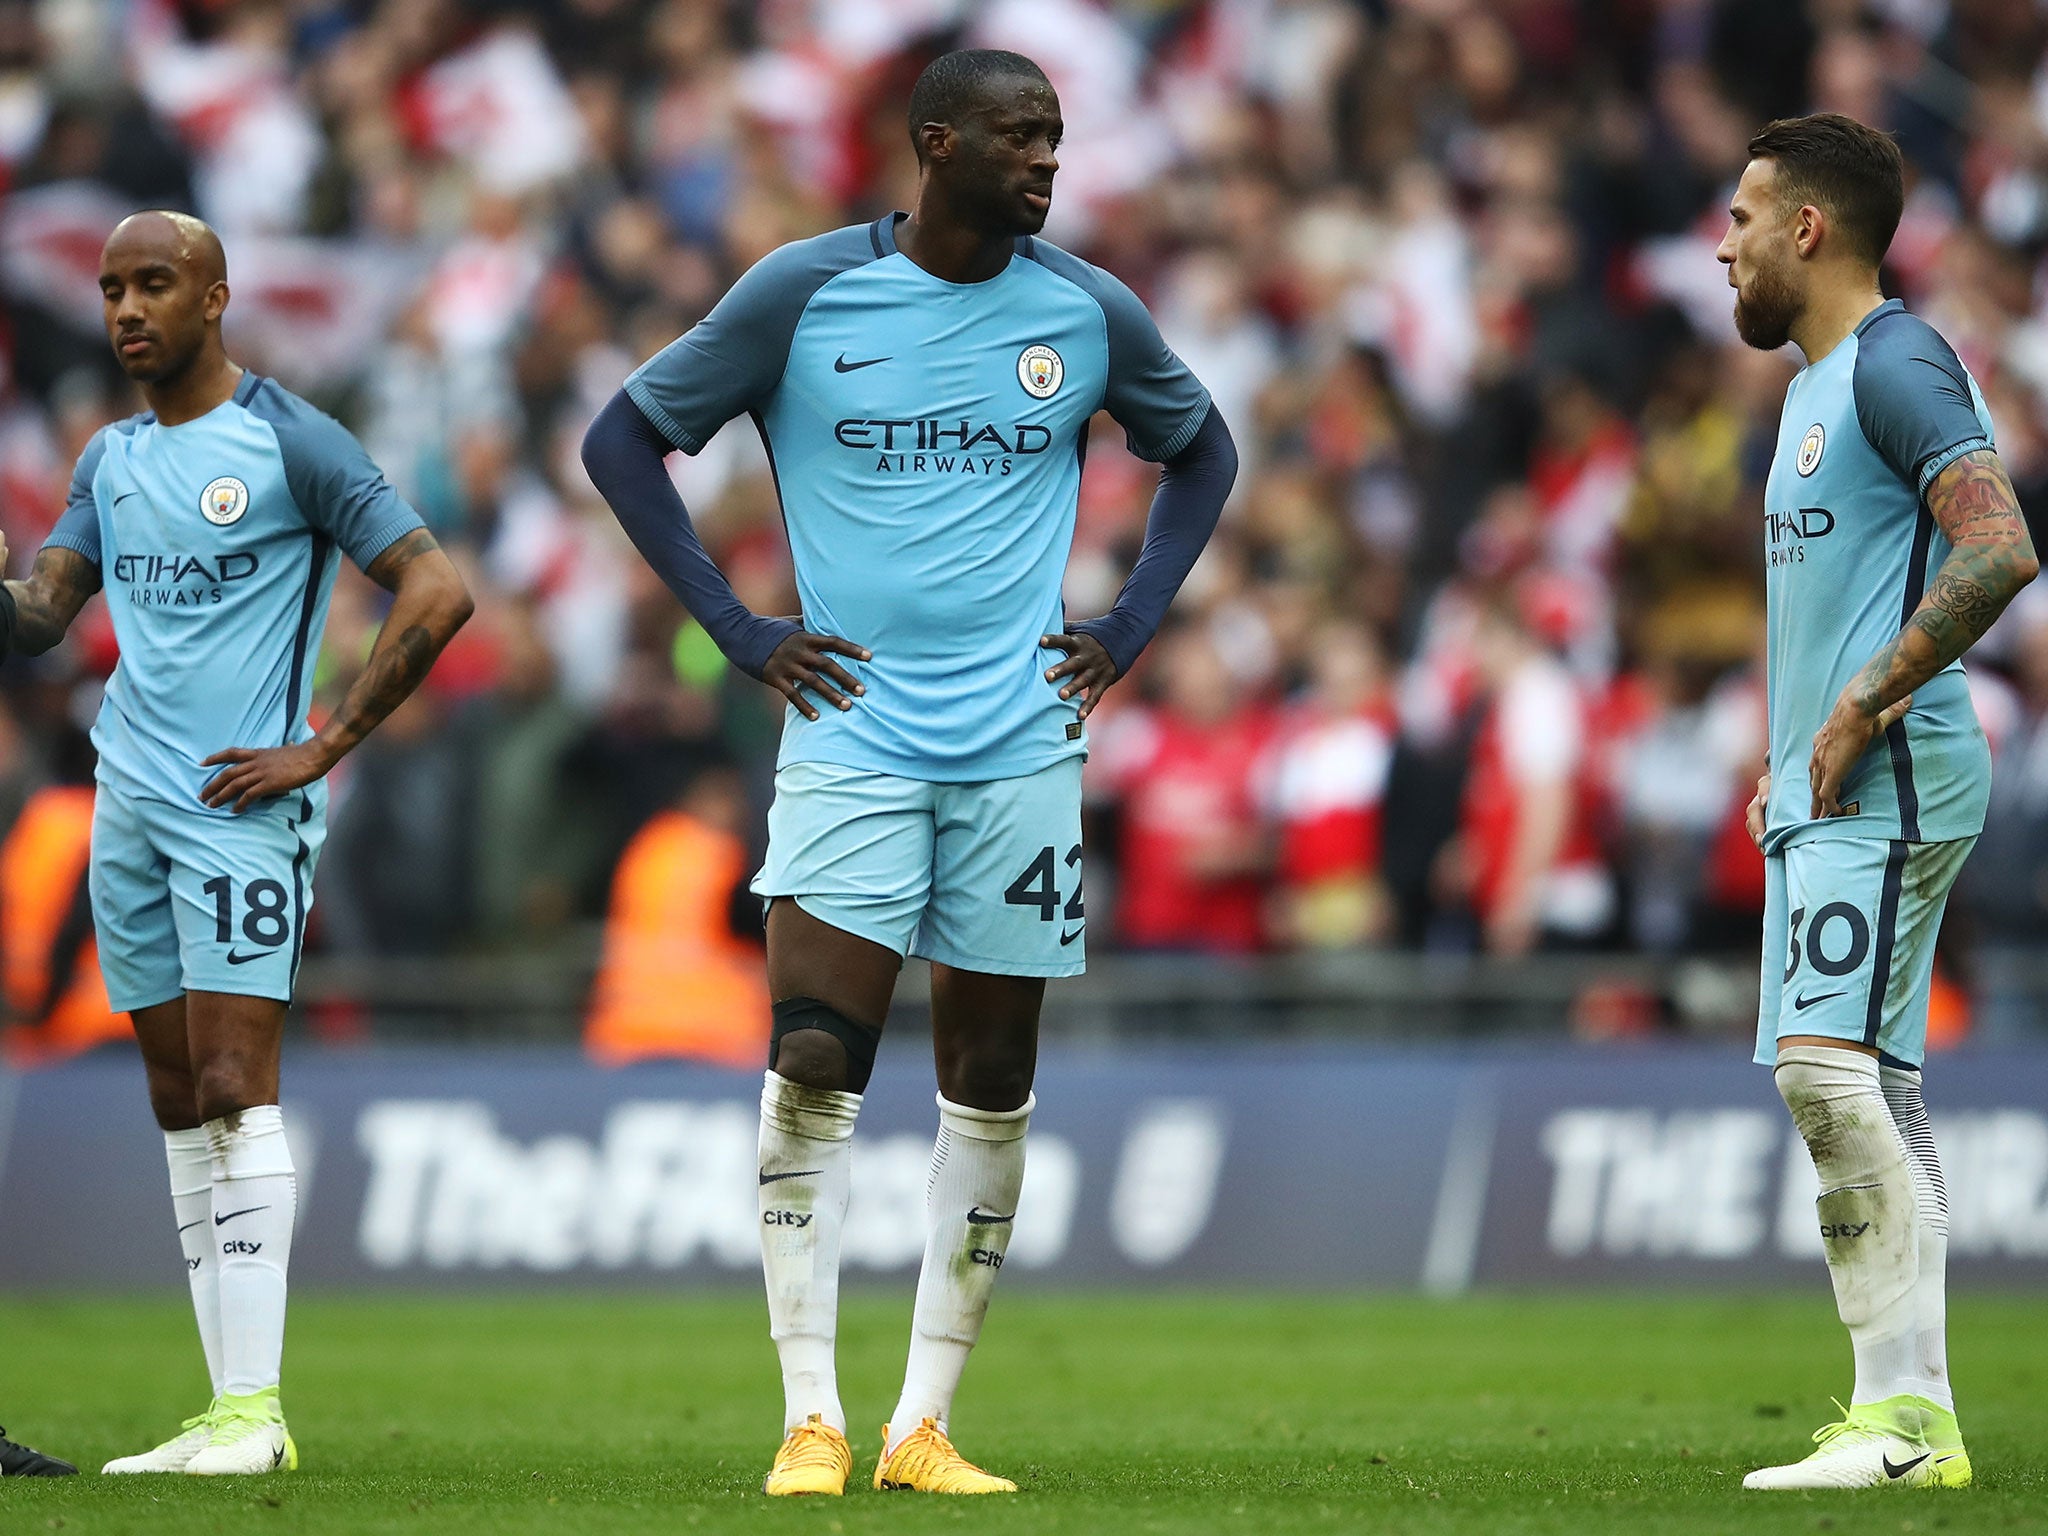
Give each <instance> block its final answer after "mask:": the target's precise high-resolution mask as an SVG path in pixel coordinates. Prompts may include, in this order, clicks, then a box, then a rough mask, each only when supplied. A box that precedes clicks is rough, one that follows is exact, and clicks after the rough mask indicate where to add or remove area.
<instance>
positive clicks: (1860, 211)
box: [1749, 112, 1906, 266]
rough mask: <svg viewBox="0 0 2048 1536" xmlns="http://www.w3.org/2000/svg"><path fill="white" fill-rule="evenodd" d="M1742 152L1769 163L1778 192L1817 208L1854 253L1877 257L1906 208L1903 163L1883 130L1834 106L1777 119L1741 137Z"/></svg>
mask: <svg viewBox="0 0 2048 1536" xmlns="http://www.w3.org/2000/svg"><path fill="white" fill-rule="evenodd" d="M1749 158H1750V159H1752V160H1772V161H1775V162H1776V163H1777V167H1778V190H1779V193H1780V194H1781V195H1782V196H1784V197H1787V198H1790V199H1792V200H1793V204H1794V206H1804V205H1805V204H1807V203H1812V204H1814V205H1815V206H1816V207H1819V208H1822V209H1825V210H1826V211H1827V212H1828V213H1829V214H1830V215H1832V216H1833V218H1834V221H1835V227H1836V228H1837V229H1839V230H1840V231H1841V232H1842V234H1843V235H1844V236H1846V237H1847V239H1848V241H1849V243H1850V245H1852V246H1853V247H1854V248H1855V250H1856V253H1857V254H1858V255H1860V256H1862V257H1863V258H1865V259H1866V260H1867V261H1869V262H1870V264H1871V265H1872V266H1875V265H1877V264H1878V263H1879V262H1881V261H1883V260H1884V253H1885V252H1886V251H1888V250H1890V249H1891V244H1892V236H1893V235H1894V234H1896V233H1898V228H1899V218H1900V215H1901V214H1903V213H1904V212H1905V208H1906V161H1905V157H1904V156H1903V155H1901V154H1900V153H1899V146H1898V145H1897V144H1896V143H1895V142H1894V141H1893V139H1892V136H1891V135H1890V134H1888V133H1885V132H1883V131H1882V130H1881V129H1877V128H1872V127H1871V126H1870V125H1869V124H1867V123H1859V122H1857V121H1856V119H1855V118H1853V117H1844V116H1842V114H1841V113H1839V112H1817V113H1815V114H1814V115H1813V116H1811V117H1781V118H1779V119H1778V120H1777V121H1776V122H1774V123H1770V124H1767V125H1766V126H1765V128H1764V130H1763V132H1761V133H1759V134H1758V135H1757V136H1756V137H1755V138H1753V139H1751V140H1750V141H1749Z"/></svg>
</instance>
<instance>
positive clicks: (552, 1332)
mask: <svg viewBox="0 0 2048 1536" xmlns="http://www.w3.org/2000/svg"><path fill="white" fill-rule="evenodd" d="M1814 1278H1815V1285H1814V1287H1813V1291H1812V1293H1811V1294H1801V1295H1794V1296H1785V1295H1769V1296H1752V1297H1740V1296H1726V1297H1713V1298H1702V1297H1698V1296H1686V1297H1676V1298H1667V1299H1642V1298H1634V1297H1623V1296H1583V1295H1582V1296H1573V1297H1569V1298H1566V1297H1533V1298H1532V1297H1483V1298H1476V1299H1471V1300H1465V1301H1457V1302H1430V1301H1424V1300H1419V1299H1408V1298H1398V1299H1397V1298H1383V1297H1356V1298H1353V1297H1344V1298H1333V1297H1327V1296H1267V1297H1243V1296H1231V1297H1217V1296H1208V1295H1199V1294H1196V1295H1188V1294H1176V1295H1165V1296H1146V1295H1133V1294H1128V1293H1125V1294H1115V1295H1108V1294H1082V1295H1071V1294H1041V1295H1031V1294H1028V1293H1027V1292H1026V1290H1025V1288H1024V1287H1022V1286H1013V1287H1011V1291H1010V1294H1008V1295H1004V1296H1000V1297H998V1298H997V1301H996V1306H995V1312H994V1316H993V1317H992V1318H991V1320H990V1326H989V1330H988V1334H987V1338H986V1340H985V1342H984V1343H983V1345H982V1348H981V1350H980V1352H979V1353H978V1354H977V1355H976V1357H975V1360H974V1363H973V1365H972V1366H971V1367H970V1369H969V1371H968V1376H967V1381H966V1383H965V1386H964V1388H963V1390H962V1394H961V1400H960V1403H959V1409H958V1412H957V1414H956V1416H955V1422H954V1429H955V1432H956V1435H957V1438H958V1440H959V1443H960V1445H961V1448H962V1450H964V1451H965V1452H966V1453H967V1454H968V1455H969V1456H970V1457H973V1458H974V1459H976V1460H978V1461H981V1462H982V1463H983V1464H985V1465H987V1466H989V1467H991V1468H993V1469H995V1470H998V1471H1001V1472H1005V1473H1008V1474H1009V1475H1011V1476H1013V1477H1014V1478H1016V1480H1017V1481H1018V1482H1019V1483H1020V1484H1021V1485H1022V1486H1023V1490H1024V1491H1023V1492H1022V1493H1021V1494H1020V1495H1019V1496H1017V1497H1015V1498H1012V1499H1001V1500H996V1499H984V1500H942V1499H936V1498H930V1497H925V1496H921V1495H912V1494H891V1495H879V1494H875V1493H872V1492H870V1491H868V1488H867V1479H868V1477H869V1476H870V1475H872V1472H873V1467H874V1449H875V1441H876V1438H877V1427H878V1426H879V1424H880V1422H881V1419H882V1416H883V1415H884V1414H886V1413H887V1412H888V1411H889V1409H890V1408H891V1407H892V1406H893V1404H894V1395H895V1387H896V1385H897V1373H898V1371H899V1370H900V1368H901V1361H902V1352H903V1334H904V1332H905V1329H906V1327H907V1324H908V1314H909V1310H910V1299H909V1295H908V1292H907V1290H906V1291H905V1292H904V1293H903V1294H900V1295H899V1294H894V1293H891V1294H888V1295H882V1294H877V1293H874V1292H864V1293H861V1294H859V1295H856V1296H854V1297H852V1298H850V1299H849V1302H848V1305H847V1309H846V1317H845V1321H844V1326H843V1328H842V1330H841V1362H842V1369H843V1372H844V1387H845V1390H846V1395H847V1401H848V1405H849V1411H850V1412H851V1413H852V1416H853V1422H854V1426H855V1432H854V1446H855V1451H856V1455H857V1460H856V1463H855V1479H856V1486H855V1489H854V1491H853V1492H851V1493H850V1495H849V1496H848V1497H847V1498H845V1499H838V1500H831V1499H827V1500H807V1501H795V1500H791V1501H780V1500H778V1501H770V1500H768V1499H766V1498H763V1497H762V1496H761V1493H760V1483H761V1475H762V1473H763V1471H764V1470H765V1469H766V1466H767V1462H768V1458H769V1455H770V1454H771V1452H772V1450H773V1448H774V1443H775V1440H776V1431H777V1428H778V1426H779V1423H780V1411H779V1410H780V1393H779V1389H778V1385H777V1381H776V1375H775V1369H774V1361H773V1356H772V1354H771V1352H770V1348H769V1344H768V1341H767V1338H766V1331H765V1323H764V1319H763V1315H762V1309H761V1305H760V1303H759V1301H758V1300H756V1299H754V1298H752V1297H750V1296H747V1295H744V1294H734V1293H729V1292H727V1293H718V1294H714V1295H710V1296H706V1295H703V1294H695V1295H680V1294H679V1295H673V1296H664V1295H652V1294H647V1293H635V1294H631V1295H624V1296H599V1295H575V1296H569V1297H548V1298H539V1299H503V1298H497V1299H476V1298H467V1297H455V1296H434V1297H420V1296H408V1297H404V1298H395V1299H375V1298H371V1299H362V1298H353V1299H347V1300H343V1299H338V1298H334V1297H326V1296H319V1295H306V1296H303V1297H301V1298H298V1299H296V1300H295V1301H294V1304H293V1310H292V1323H291V1337H290V1342H289V1345H288V1349H287V1355H286V1387H287V1390H286V1396H285V1403H286V1407H287V1409H288V1410H289V1412H290V1416H291V1423H292V1428H293V1431H294V1433H295V1435H296V1437H297V1439H298V1442H299V1445H300V1449H301V1452H302V1455H303V1457H304V1462H303V1466H302V1470H300V1471H299V1472H298V1473H296V1474H293V1475H290V1476H273V1477H270V1478H265V1479H248V1480H238V1479H221V1480H219V1481H217V1482H210V1481H201V1480H199V1479H194V1478H181V1477H153V1478H121V1479H116V1478H104V1479H103V1478H100V1477H97V1476H92V1475H87V1476H82V1477H78V1478H66V1479H61V1480H49V1481H42V1480H31V1479H22V1480H19V1481H10V1482H8V1483H6V1484H5V1485H4V1486H0V1532H5V1533H7V1536H15V1533H25V1536H40V1533H44V1532H57V1531H61V1532H63V1533H64V1536H100V1533H109V1536H111V1533H127V1532H134V1533H138V1536H139V1533H145V1532H146V1533H149V1536H179V1533H185V1532H235V1533H238V1536H252V1533H254V1536H268V1533H299V1532H308V1533H329V1532H333V1533H342V1532H347V1533H375V1532H426V1531H437V1532H438V1531H459V1532H479V1533H483V1532H490V1533H523V1532H549V1533H559V1532H575V1533H581V1532H663V1533H674V1532H681V1531H704V1532H725V1531H735V1532H753V1531H760V1532H781V1531H801V1532H817V1533H820V1536H839V1533H845V1532H854V1533H867V1532H889V1533H896V1532H909V1533H916V1532H930V1531H968V1530H972V1531H974V1532H976V1533H984V1532H987V1533H998V1536H1000V1533H1008V1532H1020V1533H1021V1532H1030V1533H1034V1536H1037V1533H1046V1532H1062V1533H1063V1532H1074V1533H1080V1532H1087V1533H1091V1536H1093V1533H1111V1532H1114V1533H1125V1532H1130V1533H1148V1532H1207V1531H1245V1532H1297V1531H1303V1532H1306V1531H1317V1532H1322V1531H1328V1532H1340V1531H1341V1532H1354V1531H1371V1532H1408V1531H1414V1532H1487V1533H1497V1532H1525V1531H1527V1532H1537V1531H1555V1532H1582V1531H1587V1530H1602V1531H1631V1532H1633V1531H1643V1532H1650V1531H1654V1532H1659V1533H1664V1532H1674V1533H1683V1532H1694V1531H1699V1532H1707V1531H1713V1532H1722V1531H1726V1532H1741V1533H1744V1536H1748V1533H1752V1532H1757V1533H1761V1532H1780V1531H1784V1532H1792V1531H1797V1532H1813V1533H1819V1532H1827V1531H1837V1532H1843V1533H1849V1532H1865V1531H1868V1532H1886V1533H1889V1532H1900V1531H1909V1532H1930V1531H1948V1532H1965V1531H2001V1532H2003V1531H2048V1455H2044V1450H2048V1400H2044V1389H2048V1300H2041V1299H2034V1298H2030V1297H2020V1296H2002V1297H1981V1296H1963V1297H1961V1298H1959V1299H1958V1302H1957V1304H1956V1306H1955V1308H1954V1311H1955V1317H1954V1330H1953V1331H1954V1353H1955V1375H1956V1378H1957V1380H1958V1381H1959V1382H1960V1383H1961V1386H1962V1390H1963V1394H1964V1396H1963V1403H1962V1408H1963V1426H1964V1430H1965V1432H1966V1434H1967V1436H1968V1438H1969V1442H1970V1448H1971V1452H1972V1456H1973V1458H1974V1460H1975V1461H1976V1464H1977V1468H1978V1485H1977V1486H1976V1487H1975V1488H1973V1489H1970V1490H1968V1491H1964V1492H1956V1493H1923V1492H1918V1491H1906V1490H1891V1489H1882V1490H1872V1491H1869V1492H1865V1493H1861V1494H1836V1495H1827V1496H1822V1495H1813V1494H1791V1495H1786V1494H1772V1495H1765V1494H1745V1493H1743V1492H1742V1490H1741V1488H1740V1486H1739V1485H1740V1482H1741V1476H1742V1473H1743V1472H1744V1471H1745V1470H1746V1469H1747V1468H1749V1467H1751V1466H1754V1465H1756V1464H1758V1463H1759V1462H1761V1461H1765V1460H1773V1461H1775V1460H1784V1459H1789V1458H1790V1457H1792V1456H1795V1455H1797V1454H1798V1453H1799V1452H1800V1451H1801V1450H1802V1449H1803V1448H1804V1446H1805V1442H1806V1436H1807V1434H1808V1432H1809V1431H1811V1430H1812V1429H1813V1428H1814V1427H1815V1426H1817V1425H1818V1424H1820V1423H1821V1422H1822V1421H1823V1420H1824V1419H1826V1418H1829V1417H1832V1412H1831V1410H1830V1409H1829V1407H1828V1403H1827V1396H1828V1394H1829V1392H1830V1391H1833V1392H1837V1393H1840V1394H1842V1395H1843V1396H1845V1397H1846V1396H1847V1394H1848V1387H1849V1378H1850V1372H1849V1360H1848V1346H1847V1342H1846V1340H1845V1339H1844V1338H1843V1336H1842V1333H1841V1331H1840V1329H1839V1327H1838V1326H1837V1325H1836V1323H1835V1321H1834V1317H1833V1311H1832V1307H1831V1305H1830V1303H1829V1300H1828V1298H1827V1294H1826V1289H1825V1285H1824V1283H1823V1281H1822V1277H1821V1276H1820V1275H1819V1274H1818V1273H1816V1275H1815V1277H1814ZM197 1354H198V1346H197V1343H196V1341H195V1340H194V1339H193V1338H192V1337H191V1321H190V1318H189V1315H187V1313H186V1312H185V1310H184V1307H183V1305H182V1300H181V1299H180V1300H178V1301H174V1300H172V1299H169V1298H165V1299H161V1300H158V1299H152V1300H147V1301H140V1300H102V1299H76V1300H66V1301H61V1302H60V1301H54V1300H51V1301H36V1300H21V1299H15V1300H8V1301H0V1421H4V1422H5V1423H6V1424H8V1425H9V1426H11V1427H12V1428H14V1429H16V1430H18V1431H19V1432H20V1433H21V1435H22V1437H23V1438H25V1439H27V1440H28V1441H29V1442H30V1443H32V1444H35V1445H38V1446H41V1447H43V1448H44V1449H47V1450H49V1451H52V1452H54V1453H57V1454H60V1455H64V1456H67V1457H69V1458H71V1459H73V1460H76V1461H77V1462H79V1463H80V1464H81V1465H89V1466H91V1467H97V1466H98V1465H99V1464H100V1462H101V1461H103V1460H104V1459H106V1458H108V1457H110V1456H114V1455H120V1454H125V1453H128V1452H131V1451H136V1450H140V1449H143V1448H144V1447H146V1446H148V1445H150V1444H152V1443H154V1442H155V1441H156V1440H158V1439H161V1438H163V1437H164V1436H165V1435H166V1434H167V1433H169V1432H170V1431H171V1430H172V1429H174V1428H175V1426H176V1423H177V1420H178V1419H179V1418H180V1417H182V1416H183V1415H185V1414H187V1413H192V1412H195V1411H197V1409H198V1407H199V1406H200V1403H199V1397H200V1394H201V1392H202V1391H203V1390H204V1389H203V1386H200V1385H196V1384H197V1383H200V1382H201V1380H202V1378H201V1375H200V1372H199V1370H198V1366H197Z"/></svg>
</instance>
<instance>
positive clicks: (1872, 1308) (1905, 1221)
mask: <svg viewBox="0 0 2048 1536" xmlns="http://www.w3.org/2000/svg"><path fill="white" fill-rule="evenodd" d="M1776 1076H1777V1083H1778V1092H1779V1094H1780V1095H1781V1096H1782V1097H1783V1098H1784V1100H1785V1106H1786V1108H1788V1109H1790V1110H1791V1111H1792V1120H1793V1123H1794V1124H1795V1125H1797V1126H1798V1127H1799V1134H1800V1135H1801V1136H1802V1137H1804V1138H1805V1141H1806V1150H1807V1152H1808V1153H1809V1154H1810V1155H1811V1156H1812V1158H1813V1168H1814V1172H1816V1173H1817V1174H1819V1175H1820V1190H1821V1192H1820V1198H1819V1199H1818V1200H1817V1201H1815V1202H1814V1204H1815V1209H1816V1210H1817V1212H1818V1213H1819V1216H1820V1233H1821V1245H1822V1247H1823V1248H1825V1249H1826V1250H1827V1258H1828V1274H1829V1275H1830V1277H1832V1279H1833V1280H1834V1283H1835V1308H1836V1310H1837V1311H1838V1312H1839V1313H1840V1314H1841V1318H1842V1321H1843V1322H1844V1323H1845V1324H1847V1325H1848V1329H1849V1340H1850V1342H1851V1344H1853V1345H1854V1346H1855V1351H1856V1391H1855V1395H1854V1396H1853V1398H1852V1399H1851V1401H1852V1402H1856V1403H1874V1402H1878V1401H1881V1400H1882V1399H1884V1398H1887V1397H1893V1396H1896V1395H1897V1394H1898V1393H1901V1392H1910V1391H1912V1390H1914V1387H1913V1385H1912V1384H1913V1382H1914V1381H1915V1380H1916V1379H1917V1377H1918V1360H1919V1345H1918V1339H1917V1337H1916V1334H1917V1329H1916V1326H1915V1320H1914V1302H1913V1292H1914V1282H1915V1280H1916V1279H1917V1278H1918V1274H1919V1267H1920V1221H1919V1212H1918V1210H1917V1208H1916V1206H1915V1197H1914V1190H1913V1175H1912V1173H1911V1172H1910V1171H1909V1170H1908V1168H1907V1166H1906V1164H1907V1159H1906V1146H1905V1143H1904V1142H1903V1141H1901V1140H1900V1139H1899V1132H1898V1128H1897V1127H1896V1126H1894V1125H1893V1124H1892V1116H1891V1110H1890V1109H1889V1108H1888V1107H1887V1106H1886V1104H1885V1100H1884V1094H1883V1093H1882V1091H1880V1088H1879V1084H1878V1075H1877V1058H1876V1057H1874V1056H1865V1055H1862V1054H1861V1053H1860V1052H1857V1051H1849V1050H1835V1049H1831V1048H1829V1047H1826V1046H1804V1045H1802V1046H1791V1047H1788V1048H1786V1049H1784V1050H1781V1051H1780V1052H1779V1053H1778V1070H1777V1074H1776Z"/></svg>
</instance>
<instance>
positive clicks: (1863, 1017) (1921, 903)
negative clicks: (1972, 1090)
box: [1756, 837, 1977, 1067]
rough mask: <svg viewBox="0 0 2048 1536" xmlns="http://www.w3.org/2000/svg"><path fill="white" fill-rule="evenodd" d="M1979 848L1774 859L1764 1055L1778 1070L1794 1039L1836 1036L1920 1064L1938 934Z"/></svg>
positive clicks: (1858, 844) (1889, 848)
mask: <svg viewBox="0 0 2048 1536" xmlns="http://www.w3.org/2000/svg"><path fill="white" fill-rule="evenodd" d="M1976 842H1977V840H1976V839H1975V838H1974V837H1963V838H1957V839H1955V840H1954V841H1951V842H1943V843H1905V842H1885V841H1882V840H1880V839H1877V838H1864V837H1816V838H1812V839H1810V840H1808V841H1806V842H1803V843H1795V844H1793V845H1792V846H1790V847H1787V848H1783V849H1780V850H1779V851H1778V852H1776V853H1773V854H1767V855H1766V856H1765V858H1764V872H1765V884H1764V953H1763V989H1762V997H1761V1006H1760V1008H1759V1010H1758V1016H1757V1032H1756V1033H1757V1038H1756V1059H1757V1060H1758V1061H1760V1062H1762V1063H1763V1064H1764V1065H1766V1066H1770V1065H1773V1064H1774V1063H1776V1061H1777V1059H1778V1041H1779V1040H1781V1039H1783V1038H1784V1037H1785V1036H1787V1035H1828V1036H1832V1037H1833V1038H1835V1039H1839V1040H1853V1041H1855V1042H1857V1043H1858V1044H1860V1045H1868V1046H1873V1047H1875V1048H1876V1050H1877V1052H1878V1054H1879V1055H1880V1056H1881V1057H1882V1058H1883V1059H1884V1060H1885V1061H1886V1062H1888V1063H1890V1064H1891V1065H1894V1066H1906V1067H1917V1066H1919V1065H1920V1063H1921V1061H1922V1059H1923V1058H1924V1057H1925V1056H1926V1054H1927V994H1928V990H1929V987H1930V986H1931V984H1932V982H1933V978H1934V940H1935V936H1936V935H1937V934H1938V933H1939V932H1940V931H1941V914H1942V909H1943V908H1944V907H1946V906H1947V905H1948V893H1949V892H1950V891H1951V890H1953V889H1954V888H1955V883H1956V876H1957V875H1959V874H1960V873H1962V868H1963V861H1964V860H1965V859H1967V858H1968V857H1969V856H1970V850H1971V848H1973V847H1975V846H1976Z"/></svg>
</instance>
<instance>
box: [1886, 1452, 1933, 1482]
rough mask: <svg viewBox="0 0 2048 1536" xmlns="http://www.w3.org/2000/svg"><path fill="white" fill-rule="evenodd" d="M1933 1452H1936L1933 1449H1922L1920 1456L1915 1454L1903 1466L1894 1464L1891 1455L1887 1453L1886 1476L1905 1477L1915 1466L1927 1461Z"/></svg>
mask: <svg viewBox="0 0 2048 1536" xmlns="http://www.w3.org/2000/svg"><path fill="white" fill-rule="evenodd" d="M1933 1454H1934V1453H1933V1452H1932V1451H1922V1452H1921V1453H1920V1454H1919V1455H1918V1456H1915V1457H1914V1458H1913V1459H1912V1460H1911V1461H1909V1462H1907V1463H1906V1464H1905V1465H1904V1466H1902V1467H1899V1466H1893V1465H1892V1459H1891V1457H1890V1456H1889V1455H1887V1456H1886V1457H1885V1458H1884V1475H1885V1476H1886V1477H1892V1478H1898V1477H1904V1476H1905V1475H1906V1474H1907V1473H1908V1472H1910V1471H1912V1470H1913V1469H1914V1468H1915V1467H1917V1466H1919V1465H1920V1463H1921V1462H1923V1461H1925V1460H1926V1459H1927V1458H1928V1457H1929V1456H1931V1455H1933Z"/></svg>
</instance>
